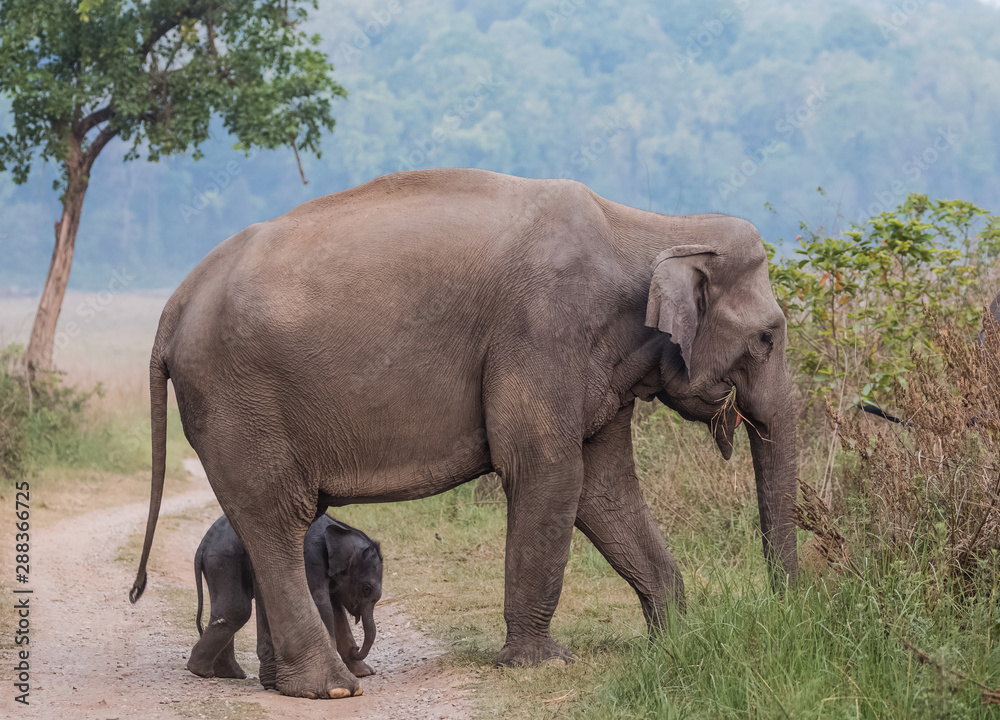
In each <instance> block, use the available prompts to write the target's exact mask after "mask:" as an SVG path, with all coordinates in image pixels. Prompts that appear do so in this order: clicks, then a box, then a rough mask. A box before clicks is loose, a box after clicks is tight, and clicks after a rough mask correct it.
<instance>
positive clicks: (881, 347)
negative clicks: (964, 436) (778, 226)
mask: <svg viewBox="0 0 1000 720" xmlns="http://www.w3.org/2000/svg"><path fill="white" fill-rule="evenodd" d="M803 230H804V231H805V234H804V235H801V236H799V237H798V238H797V239H796V241H797V245H796V246H795V248H794V255H795V256H797V257H794V256H793V257H775V256H774V254H773V253H774V251H773V249H772V250H771V252H772V268H771V278H772V283H773V286H774V291H775V295H776V297H777V298H778V302H779V303H780V304H781V306H782V308H783V309H784V311H785V314H786V316H787V318H788V327H789V357H790V360H791V361H792V362H794V363H795V364H796V365H797V366H798V368H799V371H800V372H801V373H802V374H803V375H804V376H805V378H807V380H806V383H807V384H808V385H809V386H810V387H809V392H810V393H811V394H812V395H813V396H814V397H818V398H820V399H826V400H829V399H833V398H836V397H837V396H838V395H840V394H845V395H846V397H847V398H848V399H850V400H851V401H852V402H853V401H856V400H857V399H858V398H859V397H860V398H861V399H863V400H866V401H872V400H879V399H881V398H884V397H885V396H886V394H887V393H888V392H889V391H890V390H891V389H892V388H893V386H894V384H895V383H897V382H901V383H904V384H905V382H906V374H907V372H908V371H909V370H911V369H912V367H913V357H914V354H916V355H922V354H926V353H927V352H933V351H934V346H933V344H932V343H931V341H930V327H929V326H928V324H927V322H926V318H927V317H928V316H929V315H928V313H930V315H932V316H933V317H936V318H944V319H948V320H952V321H954V322H955V323H956V325H957V326H958V327H959V328H960V329H962V330H966V331H972V330H976V329H978V326H979V322H980V318H981V316H982V304H981V299H982V298H983V297H988V296H987V293H989V295H992V291H993V289H992V285H991V282H990V280H991V278H992V268H993V266H994V264H995V263H996V260H997V257H998V251H1000V218H998V217H997V216H994V215H992V214H991V213H990V212H987V211H986V210H983V209H982V208H979V207H976V206H975V205H973V204H972V203H968V202H964V201H961V200H929V199H928V197H927V196H926V195H921V194H911V195H909V196H908V197H907V198H906V200H905V201H904V202H903V203H902V204H900V205H899V206H898V207H896V208H895V209H893V210H887V211H885V212H882V213H879V214H878V215H876V216H874V217H872V218H870V219H869V220H868V221H867V222H866V223H865V224H864V225H863V226H861V227H854V228H852V229H850V230H848V231H846V232H845V233H843V235H842V236H840V237H827V236H824V235H822V234H821V233H814V232H810V231H808V229H807V228H805V227H803Z"/></svg>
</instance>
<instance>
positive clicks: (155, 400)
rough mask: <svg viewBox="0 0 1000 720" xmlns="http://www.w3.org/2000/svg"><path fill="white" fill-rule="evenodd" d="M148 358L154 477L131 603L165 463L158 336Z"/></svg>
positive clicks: (138, 590)
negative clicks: (151, 354) (144, 536)
mask: <svg viewBox="0 0 1000 720" xmlns="http://www.w3.org/2000/svg"><path fill="white" fill-rule="evenodd" d="M157 341H158V342H157V344H156V346H154V348H153V357H152V358H151V359H150V361H149V414H150V426H151V429H152V442H153V479H152V484H151V487H150V491H149V518H148V519H147V520H146V540H145V542H143V544H142V557H141V558H140V559H139V571H138V572H137V573H136V576H135V583H133V584H132V590H131V591H129V594H128V599H129V600H130V601H132V602H133V603H134V602H136V601H137V600H138V599H139V598H140V597H142V591H143V590H145V589H146V561H147V560H149V551H150V549H152V547H153V533H154V532H156V520H157V518H159V516H160V501H161V500H162V499H163V476H164V475H165V474H166V466H167V457H166V455H167V378H169V377H170V373H169V372H168V370H167V364H166V363H165V362H164V361H163V359H162V358H161V357H160V353H159V338H157Z"/></svg>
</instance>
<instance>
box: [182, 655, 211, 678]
mask: <svg viewBox="0 0 1000 720" xmlns="http://www.w3.org/2000/svg"><path fill="white" fill-rule="evenodd" d="M187 669H188V670H189V671H191V673H193V674H194V675H197V676H198V677H203V678H211V677H215V668H214V667H213V666H212V665H211V664H208V663H203V662H198V661H197V660H195V658H194V657H193V656H192V657H190V658H188V661H187Z"/></svg>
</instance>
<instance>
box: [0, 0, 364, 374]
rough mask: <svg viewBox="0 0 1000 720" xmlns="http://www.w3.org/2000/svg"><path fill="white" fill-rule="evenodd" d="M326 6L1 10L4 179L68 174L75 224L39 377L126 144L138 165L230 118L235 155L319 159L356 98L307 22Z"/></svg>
mask: <svg viewBox="0 0 1000 720" xmlns="http://www.w3.org/2000/svg"><path fill="white" fill-rule="evenodd" d="M316 7H317V5H316V0H276V1H272V2H266V1H263V0H135V1H129V0H82V1H81V2H80V3H79V4H78V5H76V4H75V3H73V2H67V1H66V0H2V2H0V92H2V93H4V94H6V95H8V96H9V97H10V98H11V106H12V108H11V109H12V113H13V116H14V125H13V130H12V131H11V132H9V133H8V134H7V135H5V136H2V137H0V171H3V170H10V171H11V173H12V175H13V177H14V182H16V183H23V182H25V181H26V180H27V178H28V174H29V171H30V169H31V166H32V164H33V163H35V162H39V161H40V162H45V161H47V160H55V161H57V162H59V163H60V164H61V166H62V168H61V169H62V172H61V176H60V177H59V178H58V179H57V180H56V181H55V182H54V183H53V188H54V189H56V190H57V191H61V197H60V200H61V202H62V214H61V217H60V218H59V220H58V222H56V224H55V247H54V249H53V251H52V261H51V264H50V266H49V272H48V276H47V277H46V280H45V287H44V289H43V291H42V297H41V300H40V301H39V304H38V312H37V314H36V315H35V322H34V325H33V326H32V329H31V337H30V340H29V342H28V349H27V352H26V354H25V361H26V364H27V370H28V376H29V378H33V377H34V376H35V374H36V373H37V372H38V371H44V370H50V369H51V368H52V353H53V349H54V344H55V332H56V323H57V321H58V319H59V311H60V309H61V306H62V302H63V298H64V296H65V294H66V285H67V283H68V281H69V273H70V267H71V265H72V262H73V249H74V245H75V242H76V233H77V229H78V228H79V226H80V214H81V211H82V209H83V200H84V196H85V195H86V192H87V189H88V187H89V184H90V178H91V170H92V168H93V166H94V161H95V160H96V159H97V156H98V155H99V154H100V153H101V151H102V150H103V149H104V148H105V147H106V146H107V144H108V143H109V142H110V141H111V140H112V139H113V138H116V137H117V138H120V139H121V140H123V141H125V142H126V143H127V144H128V146H129V150H128V152H127V154H126V156H125V159H126V160H133V159H135V158H137V157H139V155H140V153H141V152H145V154H146V157H147V158H148V159H149V160H150V161H152V162H155V161H157V160H158V159H159V158H160V157H162V156H164V155H171V154H175V153H183V152H188V151H193V153H194V157H195V158H196V159H197V158H198V157H200V152H199V150H198V148H199V146H200V144H201V143H203V142H204V141H205V140H207V139H208V138H209V123H210V121H211V119H212V117H213V116H215V115H219V116H221V118H222V122H223V124H224V126H225V128H226V129H227V130H228V131H229V132H230V133H231V134H233V135H234V136H235V137H236V139H237V141H238V142H237V145H236V147H237V148H238V149H241V150H243V151H244V152H248V151H249V150H250V148H251V147H254V146H256V147H261V148H269V149H273V148H277V147H280V146H283V145H291V147H292V148H293V150H294V152H295V153H296V156H298V150H299V149H306V150H309V151H312V152H314V153H315V154H316V155H317V157H318V156H319V154H320V152H319V139H320V135H321V132H322V130H323V129H326V130H332V129H333V126H334V119H333V116H332V114H331V108H332V102H333V100H334V99H336V98H337V97H338V96H340V97H346V92H345V91H344V89H343V88H342V87H341V86H340V85H339V84H337V83H336V82H335V81H334V80H333V77H332V71H333V66H332V65H331V64H330V63H329V61H328V59H327V57H326V55H325V54H324V53H322V52H321V51H320V50H318V49H317V45H318V43H319V37H318V36H315V35H314V36H307V35H306V33H305V32H303V31H302V30H301V25H302V24H303V23H304V21H305V20H306V18H307V14H308V9H309V8H312V9H316Z"/></svg>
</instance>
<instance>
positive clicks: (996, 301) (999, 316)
mask: <svg viewBox="0 0 1000 720" xmlns="http://www.w3.org/2000/svg"><path fill="white" fill-rule="evenodd" d="M988 311H989V313H990V315H991V316H992V317H993V319H994V320H996V321H997V322H998V323H1000V290H998V291H997V294H996V295H994V296H993V300H991V301H990V306H989V308H988ZM984 345H986V328H985V327H983V328H982V329H981V330H980V331H979V347H983V346H984Z"/></svg>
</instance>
